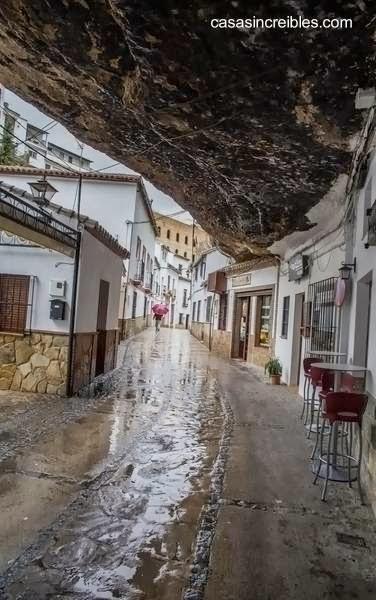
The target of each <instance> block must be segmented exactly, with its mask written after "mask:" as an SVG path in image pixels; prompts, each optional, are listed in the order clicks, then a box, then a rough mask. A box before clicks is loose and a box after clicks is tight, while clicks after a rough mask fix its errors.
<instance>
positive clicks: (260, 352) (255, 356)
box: [247, 335, 271, 367]
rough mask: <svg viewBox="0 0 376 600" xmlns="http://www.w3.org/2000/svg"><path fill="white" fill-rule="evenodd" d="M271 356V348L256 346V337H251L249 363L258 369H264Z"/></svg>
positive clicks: (248, 353) (248, 354)
mask: <svg viewBox="0 0 376 600" xmlns="http://www.w3.org/2000/svg"><path fill="white" fill-rule="evenodd" d="M270 354H271V348H269V347H265V346H256V345H255V336H254V335H250V336H249V344H248V352H247V362H249V363H251V364H252V365H256V366H258V367H264V366H265V363H266V362H267V361H268V360H269V358H270Z"/></svg>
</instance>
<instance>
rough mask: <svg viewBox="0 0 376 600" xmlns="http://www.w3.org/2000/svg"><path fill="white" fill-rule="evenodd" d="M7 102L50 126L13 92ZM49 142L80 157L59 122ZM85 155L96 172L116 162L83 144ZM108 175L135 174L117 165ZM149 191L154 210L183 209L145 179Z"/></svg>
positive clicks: (183, 217)
mask: <svg viewBox="0 0 376 600" xmlns="http://www.w3.org/2000/svg"><path fill="white" fill-rule="evenodd" d="M4 100H5V102H8V104H9V108H11V109H12V110H14V111H15V112H17V113H19V114H20V115H21V117H23V118H24V119H26V120H27V121H29V122H30V123H32V124H33V125H36V126H37V127H41V128H43V127H45V126H46V125H47V124H48V123H50V122H51V118H50V117H48V116H46V115H44V114H43V113H41V112H40V111H39V110H38V109H37V108H35V106H33V105H32V104H29V103H28V102H25V101H24V100H22V98H20V97H18V96H16V94H14V93H13V92H11V91H10V90H7V89H6V90H5V94H4ZM48 141H49V142H52V143H53V144H57V145H58V146H61V147H63V148H66V149H67V150H71V151H72V152H75V153H76V154H81V148H80V146H79V144H78V142H77V139H76V138H75V136H74V135H72V134H71V133H69V131H68V130H67V129H66V128H65V127H63V126H62V125H60V123H58V124H56V125H54V126H53V127H51V128H49V135H48ZM83 156H84V157H85V158H89V159H90V160H92V161H93V163H92V165H91V167H92V168H93V169H102V168H103V167H108V166H109V165H112V164H113V163H114V162H115V161H114V159H112V158H110V157H109V156H106V155H105V154H103V153H102V152H99V151H98V150H95V149H94V148H91V147H90V146H87V145H86V144H85V145H84V151H83ZM106 172H107V173H135V171H132V170H131V169H129V168H128V167H127V166H126V165H116V166H114V167H111V168H109V169H106ZM145 184H146V188H147V191H148V194H149V198H151V199H152V200H153V209H154V210H155V211H157V212H160V213H162V214H172V213H175V212H177V211H179V210H182V208H181V207H180V206H179V205H178V204H177V203H176V202H175V201H174V200H173V199H172V198H171V197H170V196H167V195H166V194H164V193H163V192H161V191H160V190H158V189H157V188H156V187H155V186H154V185H152V184H151V183H150V182H149V181H147V180H145ZM175 218H176V219H179V220H181V221H184V222H186V223H191V222H192V217H191V216H190V214H189V213H188V212H187V211H185V212H184V213H182V214H180V215H176V217H175Z"/></svg>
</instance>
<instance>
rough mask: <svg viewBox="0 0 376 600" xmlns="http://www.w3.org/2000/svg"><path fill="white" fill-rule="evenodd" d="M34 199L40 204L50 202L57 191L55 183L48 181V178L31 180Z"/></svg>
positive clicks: (30, 184)
mask: <svg viewBox="0 0 376 600" xmlns="http://www.w3.org/2000/svg"><path fill="white" fill-rule="evenodd" d="M28 185H29V186H30V189H31V193H32V195H33V198H34V200H35V201H36V202H37V203H38V204H40V205H42V206H43V205H45V204H48V203H49V202H50V201H51V200H52V198H53V197H54V195H55V194H56V192H57V189H56V188H54V186H53V185H51V184H50V183H48V181H47V179H39V180H38V181H31V182H30V183H29V184H28Z"/></svg>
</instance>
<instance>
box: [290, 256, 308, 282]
mask: <svg viewBox="0 0 376 600" xmlns="http://www.w3.org/2000/svg"><path fill="white" fill-rule="evenodd" d="M308 269H309V257H308V256H307V255H306V254H295V256H293V257H292V258H291V259H290V260H289V281H298V280H299V279H301V278H302V277H304V276H305V275H307V274H308Z"/></svg>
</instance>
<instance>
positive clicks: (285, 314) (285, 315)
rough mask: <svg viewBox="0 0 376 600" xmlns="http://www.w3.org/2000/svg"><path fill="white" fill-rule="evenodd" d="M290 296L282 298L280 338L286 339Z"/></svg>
mask: <svg viewBox="0 0 376 600" xmlns="http://www.w3.org/2000/svg"><path fill="white" fill-rule="evenodd" d="M289 312H290V296H285V297H284V298H283V305H282V327H281V337H283V338H287V334H288V330H289Z"/></svg>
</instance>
